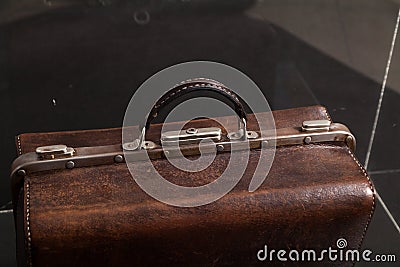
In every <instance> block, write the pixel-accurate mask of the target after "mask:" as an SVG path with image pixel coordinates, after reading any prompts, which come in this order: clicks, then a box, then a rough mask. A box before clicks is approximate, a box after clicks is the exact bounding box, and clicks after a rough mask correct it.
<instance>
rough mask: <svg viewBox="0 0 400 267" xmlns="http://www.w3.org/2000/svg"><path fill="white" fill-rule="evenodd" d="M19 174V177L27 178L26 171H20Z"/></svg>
mask: <svg viewBox="0 0 400 267" xmlns="http://www.w3.org/2000/svg"><path fill="white" fill-rule="evenodd" d="M17 174H18V175H19V176H25V175H26V171H25V170H23V169H20V170H18V172H17Z"/></svg>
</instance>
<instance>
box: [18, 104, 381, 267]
mask: <svg viewBox="0 0 400 267" xmlns="http://www.w3.org/2000/svg"><path fill="white" fill-rule="evenodd" d="M273 116H274V118H275V123H276V128H277V134H278V133H279V132H280V129H284V131H292V132H295V133H296V135H297V138H295V140H294V143H291V142H290V140H283V139H282V140H283V141H282V140H281V141H279V142H278V141H277V145H278V146H277V148H276V153H275V159H274V162H273V164H272V167H271V170H270V172H269V174H268V176H267V178H266V180H265V181H264V182H263V183H262V185H261V186H260V187H259V188H258V189H257V190H256V191H254V192H249V191H248V186H249V183H250V180H251V178H252V173H253V172H254V169H255V165H256V162H257V157H258V156H259V154H260V147H259V146H260V144H261V142H260V141H258V143H257V144H258V147H257V146H256V147H253V148H252V149H251V151H250V160H249V165H248V168H247V169H246V171H245V174H244V175H243V177H242V179H241V180H240V182H239V183H238V184H237V185H236V187H235V188H234V189H233V190H232V191H231V192H229V193H228V194H226V195H225V196H224V197H222V198H221V199H219V200H217V201H215V202H212V203H210V204H208V205H203V206H198V207H176V206H171V205H168V204H165V203H162V202H160V201H158V200H156V199H154V198H152V197H150V196H149V195H148V194H146V193H145V192H144V191H143V190H142V189H141V188H140V187H139V186H138V185H137V184H136V183H135V181H134V180H133V179H132V176H131V174H130V172H129V170H128V168H127V165H126V164H125V163H124V157H123V154H122V148H121V145H120V144H121V129H101V130H87V131H69V132H53V133H31V134H22V135H19V136H17V138H16V143H17V149H18V154H19V155H20V157H19V158H18V159H17V160H16V161H15V162H14V164H13V172H12V182H13V195H14V200H13V201H14V208H15V216H16V232H17V250H18V251H17V257H18V263H19V266H90V265H92V266H255V265H263V264H266V261H260V258H259V256H260V255H261V254H262V253H264V252H263V251H262V250H264V249H265V248H266V246H267V247H268V249H269V251H270V250H272V249H273V250H275V251H278V250H279V249H286V250H289V249H296V250H299V251H301V250H302V249H315V250H317V251H318V250H323V249H328V248H329V247H332V248H335V247H337V245H338V244H337V241H338V239H345V241H347V244H346V245H347V246H346V249H359V248H360V246H361V242H362V240H363V238H364V235H365V232H366V229H367V226H368V223H369V221H370V220H371V216H372V214H373V210H374V188H373V185H372V183H371V180H370V179H369V177H368V175H367V173H366V172H365V170H364V168H363V167H362V166H361V165H360V163H359V162H358V160H357V159H356V158H355V156H354V154H353V152H352V149H353V148H354V147H353V145H354V137H352V135H351V133H350V132H348V131H347V130H346V129H347V128H345V127H344V126H340V127H344V128H341V130H340V131H338V132H337V133H336V134H335V135H334V138H333V139H332V136H330V137H329V138H331V139H332V140H324V139H323V138H322V139H321V138H319V137H318V136H319V134H321V133H326V132H329V131H332V130H335V127H338V126H333V125H334V124H333V123H332V122H331V121H330V117H329V115H328V113H327V112H326V110H325V108H324V107H321V106H312V107H304V108H295V109H288V110H279V111H274V112H273ZM305 121H308V122H306V123H304V122H305ZM310 121H311V122H310ZM327 123H328V124H327ZM319 124H323V125H322V128H321V125H319ZM211 126H214V127H217V126H218V124H216V122H215V121H214V120H209V119H199V120H194V121H191V122H190V123H189V124H188V125H186V126H185V127H187V128H189V127H190V128H196V129H199V128H206V127H211ZM302 126H303V128H302ZM160 127H161V124H158V125H153V126H152V130H151V131H149V132H147V134H146V140H151V141H153V142H154V143H155V145H156V147H155V148H154V151H155V152H154V153H153V154H152V155H154V158H153V160H152V164H153V165H154V166H155V167H156V168H157V169H158V170H159V171H160V173H161V174H162V175H163V176H164V177H166V178H167V179H168V180H169V181H171V182H173V183H175V184H184V185H188V184H190V183H189V182H188V181H192V182H193V183H194V184H196V185H199V184H206V183H209V182H210V181H213V180H215V179H216V178H218V175H219V173H220V172H221V169H223V168H224V166H226V162H227V161H229V156H230V152H229V151H228V150H224V151H219V152H218V154H217V156H216V159H215V161H214V162H213V163H212V165H211V166H210V167H209V168H207V169H206V170H205V171H200V172H197V173H182V172H178V171H176V170H175V168H174V167H173V166H172V165H170V164H169V163H168V161H167V160H166V159H165V158H164V157H163V154H162V153H161V152H159V151H158V150H159V149H160V148H159V145H160V142H159V138H160V137H159V131H160ZM307 127H311V129H304V128H307ZM247 128H248V129H250V130H253V131H254V130H257V124H256V123H255V121H254V116H253V115H248V116H247ZM285 129H286V130H285ZM288 129H289V130H288ZM343 129H344V130H343ZM222 130H223V131H222V135H226V132H224V129H222ZM309 130H310V131H309ZM278 135H279V134H278ZM308 135H309V136H310V138H307V137H309V136H308ZM299 136H300V137H299ZM299 138H300V139H299ZM299 140H300V142H299ZM56 144H64V145H66V146H67V147H68V148H73V149H74V151H75V152H74V153H75V154H72V152H71V151H70V150H68V149H66V148H65V147H54V146H53V147H52V146H51V145H56ZM43 146H50V147H47V148H46V147H45V148H43ZM38 147H42V148H41V149H39V151H38V150H37V148H38ZM88 147H89V148H88ZM46 149H47V150H48V151H46ZM93 151H95V152H96V153H98V154H99V155H102V158H101V159H100V160H99V159H98V158H97V160H89V161H86V162H84V161H80V160H79V159H77V157H79V156H81V155H86V154H87V153H89V154H90V153H93ZM105 151H106V152H107V153H108V154H107V153H105ZM147 151H149V153H150V150H147ZM157 151H158V152H157ZM38 153H39V154H38ZM57 153H59V154H57ZM60 153H61V154H60ZM85 153H86V154H85ZM54 162H56V163H54ZM140 164H141V163H140V162H138V163H137V165H135V166H137V170H138V173H140V174H141V175H146V172H145V171H143V170H141V169H140ZM260 251H261V252H260ZM260 253H261V254H260ZM267 262H268V260H267ZM273 263H275V264H276V265H280V264H283V263H282V262H281V261H279V260H277V259H276V258H274V261H273ZM302 263H306V265H313V266H314V265H319V266H326V265H327V264H328V265H330V266H331V265H340V266H351V265H352V264H353V262H352V261H346V262H341V261H334V262H332V261H329V260H328V259H326V258H324V260H323V261H320V262H315V261H312V260H309V261H305V262H296V261H287V262H284V264H285V266H287V265H299V264H302Z"/></svg>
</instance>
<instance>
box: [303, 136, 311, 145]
mask: <svg viewBox="0 0 400 267" xmlns="http://www.w3.org/2000/svg"><path fill="white" fill-rule="evenodd" d="M304 143H306V144H309V143H311V136H307V137H306V138H304Z"/></svg>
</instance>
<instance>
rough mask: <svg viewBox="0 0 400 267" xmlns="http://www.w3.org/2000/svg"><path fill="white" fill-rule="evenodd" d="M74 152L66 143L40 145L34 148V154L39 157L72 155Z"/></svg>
mask: <svg viewBox="0 0 400 267" xmlns="http://www.w3.org/2000/svg"><path fill="white" fill-rule="evenodd" d="M74 153H75V150H74V149H73V148H72V147H67V146H66V145H51V146H40V147H37V148H36V154H37V155H38V156H39V158H41V159H55V158H65V157H72V156H73V155H74Z"/></svg>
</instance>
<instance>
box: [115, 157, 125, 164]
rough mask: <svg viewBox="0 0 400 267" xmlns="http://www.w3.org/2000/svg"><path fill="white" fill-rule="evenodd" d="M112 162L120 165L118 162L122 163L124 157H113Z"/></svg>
mask: <svg viewBox="0 0 400 267" xmlns="http://www.w3.org/2000/svg"><path fill="white" fill-rule="evenodd" d="M114 161H115V162H117V163H120V162H122V161H124V157H123V156H122V155H116V156H115V157H114Z"/></svg>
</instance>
